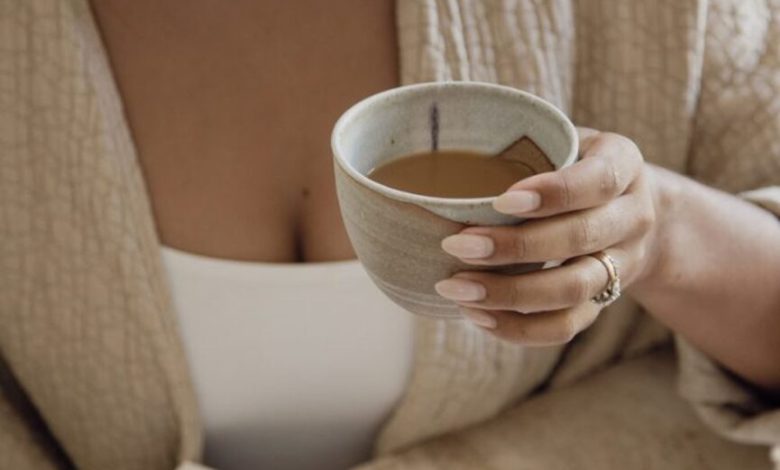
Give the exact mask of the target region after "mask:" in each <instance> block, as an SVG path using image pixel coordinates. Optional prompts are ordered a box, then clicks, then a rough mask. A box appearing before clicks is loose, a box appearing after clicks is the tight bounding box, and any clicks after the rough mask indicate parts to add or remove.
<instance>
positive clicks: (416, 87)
mask: <svg viewBox="0 0 780 470" xmlns="http://www.w3.org/2000/svg"><path fill="white" fill-rule="evenodd" d="M440 88H471V89H483V90H490V91H496V92H501V93H505V94H514V95H518V96H520V97H522V98H523V99H525V100H528V101H530V102H532V103H535V104H536V105H537V106H539V107H540V108H542V109H544V110H545V111H546V112H549V113H551V114H553V115H554V116H555V117H557V118H558V119H559V120H560V122H562V123H563V127H564V133H565V134H566V135H567V136H568V137H569V138H570V139H571V141H572V142H573V145H572V146H571V149H570V151H569V155H567V156H566V159H565V160H564V161H563V163H562V164H561V165H559V168H563V167H565V166H568V165H570V164H572V163H574V162H575V161H576V160H577V152H578V147H579V145H578V144H579V139H578V137H577V130H576V128H575V127H574V124H573V123H572V122H571V120H570V119H569V118H568V117H567V116H566V115H565V114H564V113H563V111H561V110H560V109H559V108H558V107H557V106H555V105H554V104H552V103H550V102H549V101H547V100H544V99H542V98H540V97H538V96H536V95H534V94H531V93H528V92H527V91H523V90H520V89H517V88H513V87H509V86H505V85H498V84H495V83H489V82H466V81H461V82H454V81H452V82H424V83H415V84H411V85H403V86H399V87H395V88H390V89H389V90H385V91H382V92H379V93H376V94H374V95H371V96H369V97H366V98H364V99H362V100H360V101H358V102H357V103H355V104H354V105H352V106H351V107H350V108H349V109H347V110H346V111H345V112H344V114H342V115H341V117H339V119H338V120H337V121H336V124H335V125H334V126H333V131H332V132H331V140H330V144H331V151H332V152H333V156H334V160H335V161H336V163H337V164H338V165H339V167H340V168H341V169H342V170H344V171H345V172H346V173H347V174H348V175H349V176H350V177H352V178H353V179H354V180H356V181H357V182H359V183H360V184H362V185H364V186H366V187H368V188H369V189H372V190H374V191H376V192H378V193H380V194H383V195H385V196H388V197H390V198H392V199H395V200H398V201H402V202H410V203H414V204H429V205H446V206H449V207H463V206H474V205H482V204H492V203H493V201H494V200H495V199H496V198H497V197H498V195H496V196H487V197H478V198H450V197H438V196H427V195H424V194H417V193H412V192H408V191H402V190H400V189H396V188H393V187H390V186H386V185H384V184H382V183H377V182H376V181H374V180H372V179H371V178H369V177H368V176H366V175H364V174H362V173H360V172H359V171H357V170H356V169H355V168H354V167H353V166H352V165H351V164H350V163H349V162H348V161H347V160H346V159H345V158H344V156H343V152H341V151H340V150H341V148H340V145H339V142H338V138H339V136H340V135H341V134H342V133H343V129H344V127H345V126H346V125H347V124H348V123H350V122H351V121H353V120H354V119H355V116H356V115H358V114H359V113H361V112H362V111H363V110H364V109H365V108H367V107H369V106H373V105H374V104H375V103H377V102H378V101H381V100H383V99H385V98H387V97H389V96H393V95H397V94H400V93H406V92H412V91H422V90H426V89H440ZM559 168H556V170H558V169H559Z"/></svg>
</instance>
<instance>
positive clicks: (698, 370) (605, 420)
mask: <svg viewBox="0 0 780 470" xmlns="http://www.w3.org/2000/svg"><path fill="white" fill-rule="evenodd" d="M397 16H398V31H399V49H400V54H401V81H402V82H403V83H411V82H419V81H430V80H482V81H490V82H499V83H503V84H507V85H511V86H515V87H519V88H522V89H525V90H529V91H531V92H534V93H536V94H538V95H540V96H543V97H545V98H546V99H548V100H551V101H552V102H554V103H556V104H558V105H559V106H560V107H561V108H562V109H564V110H565V111H566V112H567V113H569V114H570V115H571V116H573V118H574V120H575V121H576V122H577V123H578V124H581V125H586V126H590V127H595V128H599V129H605V130H612V131H616V132H620V133H623V134H625V135H628V136H630V137H631V138H633V139H635V140H636V141H637V142H638V144H639V146H640V147H641V149H642V150H643V153H644V155H645V157H646V158H647V159H648V160H649V161H652V162H655V163H658V164H660V165H664V166H666V167H669V168H672V169H674V170H677V171H680V172H684V173H687V174H690V175H692V176H693V177H695V178H697V179H699V180H701V181H704V182H705V183H708V184H710V185H713V186H716V187H719V188H723V189H725V190H728V191H732V192H743V191H747V190H758V189H759V188H762V187H763V188H766V189H763V190H758V191H756V192H753V193H750V197H751V198H752V199H753V200H755V201H757V202H760V203H762V204H763V205H764V206H765V207H766V208H767V209H768V210H773V211H775V212H777V213H780V187H777V186H775V187H774V188H771V187H770V186H771V185H777V184H778V182H780V1H778V0H767V1H745V0H710V1H707V0H654V1H652V2H648V1H638V0H637V1H631V0H482V1H479V0H398V4H397ZM735 313H738V312H735ZM416 326H417V330H416V331H417V341H416V362H415V366H414V372H413V377H412V379H411V383H410V385H409V388H408V391H407V393H406V395H405V397H404V398H403V400H402V402H401V403H400V404H399V406H398V408H397V409H396V410H395V412H394V413H393V415H392V416H391V417H390V418H389V419H388V421H387V423H386V425H385V426H384V428H383V430H382V432H381V435H380V436H379V438H378V440H377V454H378V455H379V456H382V458H381V459H380V460H378V461H376V462H373V463H369V464H367V465H366V466H365V468H366V469H372V470H374V469H380V468H381V469H390V468H447V469H453V468H493V469H517V468H581V467H583V466H584V467H586V468H636V466H637V465H634V463H636V462H634V461H632V460H630V459H631V458H635V457H632V455H633V454H632V452H634V451H636V452H639V451H640V450H641V449H643V448H645V449H649V451H648V452H646V453H645V454H642V453H641V452H640V453H637V454H636V455H642V459H643V460H641V461H640V462H639V464H642V463H644V465H646V467H645V468H715V467H716V466H717V465H718V462H721V463H722V462H726V465H730V467H729V468H735V467H734V462H743V463H745V462H752V463H751V464H750V465H751V466H741V465H738V466H740V467H741V468H762V466H763V468H768V466H769V464H768V463H767V452H766V447H756V448H752V447H746V446H741V445H737V444H732V443H728V442H726V441H721V440H719V438H716V437H715V436H714V435H712V434H710V433H709V432H708V431H706V430H704V428H702V427H701V426H700V425H699V424H698V421H696V420H695V419H694V418H693V415H691V414H690V412H689V411H688V409H687V408H686V407H685V406H681V405H680V404H679V403H678V401H679V400H677V399H676V395H675V394H674V393H673V392H672V385H671V382H672V378H671V377H672V368H671V361H672V359H671V356H669V355H668V354H667V353H664V352H660V353H652V354H650V355H646V356H644V357H640V358H638V359H636V357H638V356H640V355H641V354H642V353H643V352H645V351H648V350H649V349H650V348H651V347H653V346H654V345H657V344H659V343H662V342H664V341H666V340H667V339H668V334H667V333H666V332H665V331H664V330H663V329H662V328H660V327H659V326H657V325H656V324H655V323H654V322H653V321H652V320H651V319H650V318H649V317H646V316H645V315H643V314H641V313H640V312H639V311H638V309H637V308H636V306H635V305H634V304H633V303H632V302H631V301H630V300H629V299H623V300H622V301H621V302H620V303H618V304H616V305H615V306H613V307H612V308H610V309H609V310H608V311H607V312H604V313H603V314H602V316H601V318H600V319H599V321H598V322H597V323H596V324H595V325H594V326H593V327H592V328H591V329H590V330H588V331H587V332H586V333H584V334H582V335H580V337H579V338H578V339H577V340H576V341H575V342H574V343H572V344H571V345H570V346H569V347H567V348H565V349H563V348H547V349H525V348H522V347H518V346H514V345H510V344H506V343H501V342H498V341H496V340H494V339H493V338H491V337H490V336H488V335H485V334H483V333H482V332H480V331H477V330H476V329H474V328H470V327H468V326H467V325H466V324H465V323H461V322H441V321H434V320H429V319H419V320H418V321H417V325H416ZM678 343H679V346H680V348H679V351H680V352H681V354H680V355H679V356H680V359H681V362H680V367H679V370H680V372H681V374H682V376H681V385H682V391H683V394H684V395H685V396H686V397H687V398H688V399H689V400H691V401H692V403H693V406H694V408H695V409H696V410H697V411H698V412H699V415H700V416H701V417H702V418H703V419H704V420H705V421H706V422H707V423H709V424H710V425H712V426H714V428H715V429H716V430H717V431H719V432H721V433H723V434H726V435H728V436H730V437H731V438H732V439H735V440H738V441H743V442H753V443H760V444H763V445H771V444H778V443H780V411H778V410H777V409H775V408H772V406H771V405H770V404H769V403H766V402H764V401H762V400H761V398H760V397H759V396H757V395H756V394H754V393H752V391H751V390H749V389H748V388H747V387H745V386H743V385H741V384H740V383H739V382H737V381H735V380H733V379H732V378H730V377H729V376H728V375H727V374H725V373H723V372H722V371H721V370H720V369H719V368H718V367H717V366H716V365H715V364H713V363H712V362H710V361H709V360H707V359H706V358H705V357H704V356H702V355H701V354H699V353H697V352H696V351H695V350H693V349H692V348H690V347H688V346H686V345H685V344H684V342H682V341H678ZM631 358H635V359H631ZM618 360H620V361H621V362H620V364H619V365H618V366H615V367H612V368H611V369H609V370H608V371H606V372H599V373H595V371H597V370H600V369H603V368H604V367H603V366H604V365H605V364H608V363H613V362H616V361H618ZM544 384H546V386H547V387H548V388H549V389H551V391H548V392H545V393H542V394H538V395H537V396H536V398H533V399H531V400H530V401H527V402H525V404H521V405H519V406H517V404H518V403H520V402H521V401H522V400H523V399H524V398H525V397H527V396H529V394H531V392H533V391H534V390H536V389H538V388H539V387H540V386H542V385H544ZM258 393H262V391H258ZM605 405H608V406H605ZM642 413H644V414H642ZM556 423H557V424H556ZM670 423H673V425H671V424H670ZM575 425H576V426H575ZM551 426H553V427H551ZM555 426H557V427H555ZM664 426H666V427H664ZM545 436H546V437H545ZM664 439H666V440H664ZM200 446H201V429H200V427H199V424H198V416H197V407H196V401H195V396H194V393H193V390H192V387H191V385H190V379H189V377H188V369H187V364H186V362H185V357H184V355H183V350H182V347H181V344H180V339H179V337H178V334H177V330H176V324H175V321H174V316H173V315H172V312H171V302H170V298H169V293H168V291H167V287H166V285H165V282H164V278H163V275H162V270H161V265H160V259H159V245H158V240H157V237H156V234H155V229H154V224H153V219H152V216H151V211H150V205H149V201H148V199H147V194H146V192H145V188H144V182H143V179H142V175H141V173H140V170H139V166H138V163H137V159H136V155H135V150H134V147H133V142H132V139H131V136H130V132H129V129H128V127H127V124H126V122H125V118H124V116H123V113H122V104H121V101H120V97H119V95H118V92H117V89H116V86H115V83H114V81H113V79H112V77H111V72H110V68H109V65H108V62H107V58H106V56H105V51H104V50H103V48H102V44H101V42H100V39H99V36H98V34H97V32H96V29H95V24H94V22H93V20H92V17H91V14H90V11H89V8H88V4H87V0H0V468H2V469H6V468H7V469H33V470H38V469H52V468H67V465H68V464H67V463H65V462H70V465H72V466H74V467H76V468H78V469H81V470H104V469H114V470H135V469H138V470H141V469H143V470H170V469H173V468H175V467H176V466H177V465H179V464H182V463H183V462H186V461H197V459H198V456H199V452H200ZM556 446H558V447H556ZM583 449H584V451H585V452H587V455H589V457H587V458H588V459H597V460H591V462H594V461H600V462H602V465H600V466H595V465H590V466H589V465H586V463H585V462H582V465H579V464H578V463H577V462H579V460H578V459H583V458H585V457H583V455H586V454H582V453H581V452H583ZM691 449H693V450H691ZM578 452H580V453H579V454H578ZM599 458H600V459H601V460H598V459H599ZM550 459H552V460H550ZM555 459H558V460H555ZM627 459H628V460H627ZM729 459H731V460H729ZM529 462H534V463H533V464H531V463H529ZM627 462H634V463H627ZM728 462H731V463H730V464H729V463H728ZM525 465H529V466H528V467H526V466H525ZM746 465H747V464H746ZM752 465H755V466H752ZM722 468H726V467H722Z"/></svg>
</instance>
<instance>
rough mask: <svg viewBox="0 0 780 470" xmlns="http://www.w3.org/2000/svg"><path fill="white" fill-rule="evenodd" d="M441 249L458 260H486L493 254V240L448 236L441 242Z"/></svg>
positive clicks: (467, 235) (467, 236) (469, 236)
mask: <svg viewBox="0 0 780 470" xmlns="http://www.w3.org/2000/svg"><path fill="white" fill-rule="evenodd" d="M441 248H442V249H443V250H444V251H446V252H447V253H449V254H451V255H452V256H457V257H458V258H487V257H488V256H490V255H492V254H493V240H492V239H491V238H489V237H483V236H482V235H470V234H459V235H450V236H449V237H447V238H445V239H444V240H442V241H441Z"/></svg>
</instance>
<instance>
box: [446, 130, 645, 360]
mask: <svg viewBox="0 0 780 470" xmlns="http://www.w3.org/2000/svg"><path fill="white" fill-rule="evenodd" d="M579 132H580V148H581V152H580V153H581V159H580V161H578V162H577V163H575V164H574V165H572V166H570V167H568V168H565V169H563V170H560V171H556V172H551V173H544V174H539V175H535V176H533V177H530V178H527V179H525V180H522V181H520V182H518V183H517V184H515V185H514V186H512V187H511V188H510V189H509V190H508V191H507V192H506V193H505V194H503V195H501V196H499V197H498V198H497V199H496V201H495V203H494V207H495V208H496V210H498V211H499V212H503V213H507V214H513V215H517V216H518V217H523V218H525V219H530V220H528V221H527V222H525V223H524V224H522V225H519V226H508V227H470V228H467V229H465V230H463V231H462V232H461V233H460V234H457V235H452V236H450V237H447V238H445V239H444V240H443V241H442V248H443V249H444V250H445V251H447V252H448V253H449V254H451V255H453V256H456V257H458V258H459V259H461V260H462V261H464V262H466V263H469V264H473V265H480V266H485V265H491V266H493V265H495V266H499V265H507V264H515V263H536V262H545V261H556V260H566V261H565V262H564V263H563V265H562V266H560V267H556V268H550V269H545V270H541V271H536V272H532V273H527V274H521V275H517V276H506V275H500V274H495V273H489V272H461V273H458V274H456V275H455V276H453V277H452V278H450V279H446V280H443V281H440V282H439V283H438V284H437V285H436V290H437V291H438V292H439V294H440V295H442V296H444V297H446V298H448V299H452V300H454V301H457V302H458V303H459V304H460V305H461V306H463V313H464V314H465V315H466V316H467V317H468V318H470V319H471V320H472V321H473V322H474V323H475V324H477V325H479V326H481V327H483V328H485V329H487V330H490V331H491V332H493V333H494V334H495V335H496V336H499V337H501V338H504V339H507V340H511V341H515V342H519V343H523V344H529V345H550V344H558V343H564V342H568V341H569V340H571V339H572V338H573V337H574V336H575V335H576V334H577V333H579V332H580V331H582V330H583V329H585V328H587V327H588V326H589V325H590V324H591V323H593V321H594V320H595V319H596V317H597V316H598V314H599V311H600V310H601V307H600V306H599V305H598V304H596V303H595V302H593V301H592V300H591V299H592V298H593V297H595V296H596V295H598V294H599V293H601V292H602V291H603V290H604V289H605V287H606V286H607V282H608V279H609V277H608V272H607V269H606V267H605V266H604V265H603V264H602V263H601V262H600V261H599V260H597V259H595V258H593V257H591V256H588V255H589V254H592V253H597V252H599V251H604V252H606V253H607V254H608V255H609V256H611V257H612V258H613V259H614V260H615V261H616V263H617V266H618V271H619V275H620V280H621V284H622V287H623V289H624V290H625V288H627V287H628V286H630V285H631V284H632V283H634V282H636V281H637V280H638V279H640V278H642V277H643V276H644V275H645V274H646V272H647V271H648V269H649V267H650V266H651V263H650V262H651V260H654V259H655V258H656V257H657V256H656V254H655V252H654V250H655V248H654V247H655V245H656V244H655V238H656V236H655V234H656V233H657V231H658V229H657V222H656V220H657V219H656V208H655V205H656V203H655V201H656V199H657V198H656V195H655V192H656V191H655V187H654V182H653V178H652V176H651V171H650V169H649V166H648V165H647V164H645V162H644V160H643V158H642V154H641V153H640V151H639V149H638V148H637V146H636V145H635V144H634V143H633V142H632V141H631V140H629V139H627V138H625V137H623V136H620V135H617V134H609V133H601V132H597V131H594V130H592V129H580V130H579Z"/></svg>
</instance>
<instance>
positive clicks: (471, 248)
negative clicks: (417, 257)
mask: <svg viewBox="0 0 780 470" xmlns="http://www.w3.org/2000/svg"><path fill="white" fill-rule="evenodd" d="M654 220H655V214H654V212H653V211H652V208H651V206H649V205H647V204H644V203H643V202H642V201H641V199H640V198H639V196H638V195H626V196H622V197H620V198H618V199H616V200H615V201H613V202H612V203H611V204H608V205H604V206H600V207H596V208H594V209H589V210H586V211H581V212H575V213H571V214H564V215H560V216H556V217H553V218H549V219H540V220H534V221H529V222H526V223H525V224H523V225H518V226H503V227H469V228H467V229H465V230H463V231H462V232H460V233H459V234H456V235H451V236H449V237H447V238H445V239H444V240H442V249H444V251H446V252H448V253H449V254H451V255H453V256H456V257H458V258H460V259H461V260H462V261H464V262H467V263H469V264H474V265H506V264H515V263H538V262H546V261H554V260H564V259H569V258H574V257H577V256H582V255H586V254H589V253H595V252H597V251H600V250H604V249H606V248H608V247H610V246H613V245H616V244H618V243H620V242H623V241H624V240H628V239H631V238H634V237H636V236H637V235H639V234H641V233H644V232H645V231H646V230H648V229H649V227H651V226H652V224H653V223H654Z"/></svg>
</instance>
